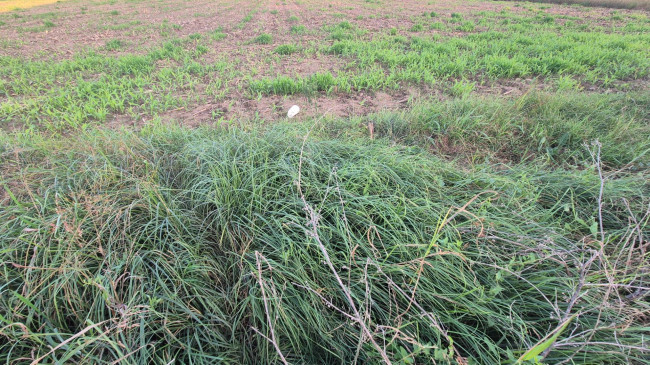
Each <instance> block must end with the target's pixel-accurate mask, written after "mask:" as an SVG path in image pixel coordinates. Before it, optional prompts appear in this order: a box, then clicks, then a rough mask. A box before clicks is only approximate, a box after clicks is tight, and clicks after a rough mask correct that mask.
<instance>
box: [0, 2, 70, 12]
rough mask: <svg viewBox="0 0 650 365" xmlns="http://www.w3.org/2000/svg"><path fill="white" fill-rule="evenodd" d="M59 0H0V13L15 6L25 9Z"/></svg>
mask: <svg viewBox="0 0 650 365" xmlns="http://www.w3.org/2000/svg"><path fill="white" fill-rule="evenodd" d="M57 1H59V0H0V13H4V12H7V11H11V10H14V9H16V8H20V9H27V8H32V7H34V6H40V5H46V4H52V3H55V2H57Z"/></svg>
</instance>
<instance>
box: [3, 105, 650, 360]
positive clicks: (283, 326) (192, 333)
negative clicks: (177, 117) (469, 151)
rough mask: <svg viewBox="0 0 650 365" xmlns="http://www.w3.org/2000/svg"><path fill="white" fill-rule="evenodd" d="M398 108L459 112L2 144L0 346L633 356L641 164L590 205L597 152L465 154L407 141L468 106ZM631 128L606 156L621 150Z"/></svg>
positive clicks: (465, 116) (639, 310)
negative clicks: (412, 128) (505, 157)
mask: <svg viewBox="0 0 650 365" xmlns="http://www.w3.org/2000/svg"><path fill="white" fill-rule="evenodd" d="M459 102H462V103H469V101H467V100H465V101H459ZM627 102H628V103H629V104H628V105H631V104H632V103H633V102H632V101H629V100H628V101H627ZM477 103H478V101H477ZM495 103H496V102H495ZM528 103H529V104H527V105H528V106H529V108H527V109H517V110H520V113H522V115H526V113H531V114H528V116H529V117H530V118H536V116H540V117H539V118H538V119H539V120H541V121H546V122H542V123H545V124H546V126H547V127H550V126H555V128H557V129H558V130H560V129H562V128H563V127H562V123H564V120H563V119H562V118H559V117H558V118H555V117H552V115H553V114H552V112H551V111H550V110H546V109H544V108H535V107H534V105H532V104H531V102H528ZM624 103H625V101H620V100H619V101H618V104H617V103H616V102H614V103H612V105H614V106H613V107H612V109H611V110H610V111H609V112H606V111H604V108H605V107H604V106H603V109H601V111H599V112H598V113H601V114H600V115H601V116H602V115H606V114H607V113H612V114H616V113H618V114H619V115H620V113H621V110H622V109H625V108H624V107H623V105H624ZM511 107H512V106H502V107H501V108H500V109H497V108H496V104H492V106H490V107H488V108H486V109H482V110H481V111H482V112H483V113H485V115H490V114H494V113H499V110H508V108H511ZM491 108H494V109H491ZM565 108H569V107H568V106H565ZM617 108H618V109H620V110H619V111H618V112H617V111H616V110H617ZM578 109H579V108H578ZM522 110H527V111H526V112H524V111H522ZM645 110H646V111H647V109H645ZM565 112H566V113H567V115H569V114H571V113H574V112H575V113H578V114H579V112H578V111H576V110H575V109H572V110H565ZM413 113H415V115H419V116H420V118H424V116H425V115H428V116H429V117H430V118H429V119H421V120H427V121H428V122H429V123H431V125H436V123H437V122H438V123H439V121H440V120H441V119H440V118H441V117H442V116H444V115H449V116H450V117H449V119H448V120H449V121H452V120H455V121H456V122H455V124H454V123H451V122H450V124H448V125H445V124H440V125H439V127H438V128H439V129H438V130H437V132H435V133H432V132H429V133H431V134H429V135H428V139H427V138H425V137H424V136H425V135H426V134H425V133H421V134H419V135H417V136H416V137H414V138H416V139H415V140H413V141H410V140H408V139H407V138H408V137H409V136H410V135H411V133H408V131H407V130H406V129H405V128H408V126H409V124H408V123H406V122H405V121H400V120H399V115H392V117H389V116H386V117H385V118H378V119H377V120H376V121H375V123H376V131H377V132H376V133H377V134H376V135H375V137H376V138H375V139H374V140H371V139H369V138H368V137H367V134H368V132H367V130H366V131H365V132H363V131H362V130H360V129H359V127H358V124H359V123H358V120H321V121H320V122H319V123H318V124H317V125H316V127H315V129H314V130H313V131H312V132H311V134H310V136H309V138H307V139H306V140H305V139H304V136H306V135H307V134H308V129H309V128H310V127H311V125H310V124H309V123H308V124H295V123H292V124H276V125H273V126H271V127H267V128H266V129H259V128H252V127H251V126H246V127H245V128H236V127H232V128H227V129H214V128H200V129H197V130H189V129H183V128H174V127H169V126H166V127H163V126H151V127H148V128H145V129H144V130H142V131H139V132H129V131H127V130H122V131H119V132H110V131H97V130H89V131H87V132H83V133H78V134H76V135H74V136H73V137H53V138H46V137H39V136H37V135H31V134H27V135H26V136H25V135H20V134H19V135H12V136H4V137H2V139H0V142H1V143H2V144H1V145H0V146H1V147H0V171H1V174H2V175H1V177H2V178H1V180H0V184H1V186H2V190H1V193H2V195H0V198H1V199H0V204H1V206H2V209H0V232H1V233H0V242H2V244H1V246H0V262H2V263H3V265H2V269H1V271H0V273H1V275H0V294H1V295H0V313H2V314H1V315H0V322H2V326H1V327H0V336H1V337H2V341H0V354H2V356H3V360H4V361H7V362H13V361H14V360H15V359H25V358H29V359H35V358H43V359H44V361H47V362H56V363H66V362H74V363H93V364H96V363H97V364H104V363H111V362H114V361H118V362H119V361H127V362H129V363H170V362H174V361H175V362H178V363H195V364H197V363H206V364H208V363H209V364H213V363H215V362H226V363H268V364H271V363H278V362H279V361H280V355H279V353H281V354H282V356H283V357H284V358H286V359H287V360H288V361H289V362H291V363H309V364H316V363H318V364H321V363H337V364H338V363H352V362H353V361H355V360H356V361H358V362H359V363H378V362H380V361H381V357H382V356H386V357H388V358H390V359H391V360H392V361H394V363H401V364H411V363H432V362H433V361H437V362H439V363H470V364H503V363H514V362H515V361H516V360H517V359H519V358H522V359H530V360H531V361H534V360H535V359H539V358H541V357H542V356H545V360H544V361H545V362H548V363H558V362H560V361H562V360H565V359H567V358H569V357H571V358H572V359H573V360H572V363H575V364H595V363H598V364H620V363H639V364H648V363H649V362H648V357H647V330H648V329H647V324H644V321H645V318H647V315H648V308H647V301H646V300H645V299H643V298H644V297H643V296H644V295H646V298H647V290H648V289H639V288H646V287H647V286H648V283H649V282H650V278H649V272H648V271H647V262H648V261H647V260H648V253H647V252H646V251H643V249H642V244H643V238H642V237H648V235H650V228H649V226H648V216H647V215H646V210H647V207H648V204H649V203H650V183H649V182H650V179H649V175H648V168H647V167H645V168H644V167H643V166H638V165H637V167H636V168H635V169H636V170H634V169H633V171H631V170H630V169H631V167H630V166H626V167H625V169H623V170H620V171H618V172H613V171H610V172H607V174H606V175H605V176H606V178H605V179H606V181H605V184H604V190H603V198H602V199H600V198H599V196H600V180H599V177H598V174H597V171H596V169H597V167H598V166H600V165H599V164H598V161H597V156H598V153H597V146H593V145H589V147H590V148H591V149H592V152H593V153H594V157H596V160H595V161H593V160H592V159H591V157H590V154H589V153H588V152H587V150H586V149H585V147H584V146H583V145H582V143H578V142H577V141H575V142H571V143H567V144H566V145H565V146H564V147H563V148H564V152H563V153H562V154H560V155H559V156H561V157H557V158H558V162H562V163H563V164H565V166H564V167H562V168H551V167H549V166H548V165H547V164H546V163H545V161H544V159H538V160H535V161H529V163H526V164H518V165H515V166H513V167H508V166H505V165H488V164H482V163H479V164H476V165H473V166H472V165H463V164H459V163H455V162H449V161H444V160H442V159H439V158H437V157H434V156H433V155H432V154H431V153H430V152H428V151H427V149H428V145H427V144H426V143H427V141H428V140H430V139H433V138H435V137H436V136H437V135H442V134H444V133H448V134H450V135H453V133H454V132H453V130H460V129H461V128H471V126H472V123H475V122H473V121H472V120H473V119H474V118H478V115H479V114H478V110H477V105H476V104H474V105H472V104H457V105H456V104H454V105H452V106H448V109H433V110H432V111H429V112H425V111H424V110H419V111H414V112H413ZM505 119H506V118H505V117H504V120H505ZM615 119H616V118H612V119H607V118H606V120H615ZM496 120H499V119H498V118H497V119H496ZM577 120H579V119H577ZM416 125H417V124H416ZM431 128H433V127H431ZM244 130H248V131H244ZM432 130H433V129H431V130H430V131H432ZM445 130H447V132H444V131H445ZM577 130H580V128H577V127H576V131H577ZM467 133H470V132H469V130H468V131H467ZM475 133H476V135H477V136H479V135H480V134H481V131H480V130H476V131H475ZM575 133H578V132H575ZM637 133H646V134H645V135H644V137H645V139H641V140H640V141H639V142H632V143H631V144H636V147H634V148H632V149H631V150H626V147H625V146H620V147H618V145H617V147H614V146H613V145H612V143H613V142H612V141H611V140H610V139H603V141H602V142H603V150H602V151H603V156H607V160H608V161H621V162H629V161H630V158H631V157H634V156H633V155H634V154H635V153H636V152H634V153H632V152H631V151H637V150H636V149H635V148H641V147H642V146H643V143H646V146H647V142H648V138H647V137H648V134H647V130H645V132H643V131H642V130H637ZM579 136H580V137H581V138H588V137H591V134H590V132H585V134H581V135H579ZM477 138H478V137H477ZM608 138H609V137H608ZM612 138H613V137H612ZM303 141H305V142H304V143H303ZM474 141H481V139H480V138H478V139H476V140H474ZM532 141H534V139H525V140H524V141H522V142H521V143H522V146H523V145H525V144H530V147H531V149H536V148H537V147H538V146H537V145H538V143H537V142H535V143H531V142H532ZM587 141H588V140H587ZM468 143H472V140H470V141H468ZM476 143H477V145H479V146H480V144H478V142H476ZM513 143H515V142H513ZM495 145H496V141H495ZM522 146H520V147H519V148H520V150H521V148H522ZM621 151H623V152H621ZM631 153H632V154H631ZM638 155H639V156H640V155H641V154H638ZM637 157H638V156H637ZM603 167H604V168H607V166H603ZM297 181H300V184H299V185H298V184H296V182H297ZM624 198H625V199H626V200H624ZM599 206H601V207H603V209H602V220H601V219H600V215H599ZM306 207H307V208H308V210H307V211H306V210H305V208H306ZM461 207H462V208H461ZM309 212H311V213H313V214H311V215H310V214H307V213H309ZM601 225H602V230H601V228H600V227H601ZM314 226H315V228H314ZM639 240H641V242H640V241H639ZM319 242H320V243H322V246H320V245H319ZM323 249H324V250H325V252H326V253H327V254H328V256H325V255H324V254H323V253H324V251H323ZM330 265H331V266H330ZM332 269H333V270H332ZM337 277H338V279H340V281H339V280H338V279H337ZM346 293H347V294H346ZM348 294H349V298H348V296H347V295H348ZM350 300H351V302H350ZM352 305H354V307H355V308H356V309H357V311H358V312H359V316H360V317H361V320H359V319H358V318H357V317H355V316H354V314H353V313H354V310H353V309H352ZM360 322H362V323H363V326H364V327H366V328H367V329H368V330H369V331H370V333H371V334H372V338H373V340H374V341H375V342H376V343H377V344H381V346H380V347H379V348H380V349H378V348H377V347H376V346H373V345H372V344H371V342H370V341H369V338H367V337H366V335H364V333H363V332H362V329H361V326H360ZM622 329H624V330H622ZM260 334H261V335H260ZM264 336H266V337H264ZM271 338H273V339H274V341H275V345H277V346H274V345H273V344H271V343H270V341H269V340H268V339H271ZM536 344H537V345H536ZM526 361H528V360H526Z"/></svg>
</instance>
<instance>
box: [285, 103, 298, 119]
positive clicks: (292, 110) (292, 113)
mask: <svg viewBox="0 0 650 365" xmlns="http://www.w3.org/2000/svg"><path fill="white" fill-rule="evenodd" d="M298 112H300V107H299V106H298V105H294V106H292V107H291V108H289V111H288V112H287V118H293V117H295V116H296V114H298Z"/></svg>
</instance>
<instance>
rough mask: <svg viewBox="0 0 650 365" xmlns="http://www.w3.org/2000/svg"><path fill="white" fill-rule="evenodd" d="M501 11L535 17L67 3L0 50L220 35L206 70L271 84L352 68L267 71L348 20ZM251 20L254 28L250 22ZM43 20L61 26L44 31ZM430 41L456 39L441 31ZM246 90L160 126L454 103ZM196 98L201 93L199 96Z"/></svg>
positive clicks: (389, 9)
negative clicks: (228, 69) (280, 48)
mask: <svg viewBox="0 0 650 365" xmlns="http://www.w3.org/2000/svg"><path fill="white" fill-rule="evenodd" d="M534 6H536V7H539V6H544V7H545V9H546V11H547V12H549V13H553V14H563V15H568V16H573V17H578V18H579V22H591V21H597V20H598V19H601V18H603V17H605V16H608V15H609V14H611V13H612V9H605V8H578V7H566V6H557V5H552V4H535V5H534ZM503 9H508V11H510V12H514V13H519V12H522V13H523V12H527V11H529V10H527V9H526V8H525V7H517V6H515V4H513V3H511V2H509V3H508V2H490V1H481V2H479V1H462V0H451V1H428V2H427V1H420V0H402V1H382V2H381V3H379V2H375V1H372V0H368V1H364V0H346V1H340V0H338V1H319V0H271V1H267V0H260V1H243V0H198V1H184V0H160V1H148V0H108V1H105V0H104V1H96V0H69V1H64V2H57V3H54V4H49V5H44V6H39V7H34V8H30V9H24V10H20V11H13V12H10V13H5V14H0V15H1V17H0V21H1V22H2V23H4V25H3V26H2V27H0V42H3V43H4V44H5V47H3V48H0V56H2V55H11V56H20V57H24V58H27V59H41V60H42V59H47V60H52V61H56V60H61V59H69V58H72V57H73V56H74V55H75V54H77V53H79V52H84V51H91V50H92V51H98V52H104V53H105V51H104V50H103V47H104V46H105V44H106V42H107V41H108V40H111V39H124V40H126V45H125V47H124V48H122V49H120V50H119V51H116V52H113V53H112V54H114V55H115V56H119V55H121V54H144V53H146V52H147V50H148V49H150V48H151V47H154V46H157V45H160V44H161V43H163V42H164V41H165V40H168V39H169V38H170V37H177V38H183V37H187V36H189V35H191V34H195V33H199V34H207V33H209V32H213V31H215V30H216V29H222V31H223V32H224V33H225V34H226V35H227V36H226V37H225V38H224V39H223V40H222V41H220V42H218V43H215V44H216V46H215V47H213V48H212V49H210V50H209V51H208V53H207V54H205V55H204V56H203V61H202V62H212V61H215V62H216V61H219V60H221V61H223V60H226V61H227V62H228V63H230V64H232V65H233V67H234V68H235V69H237V70H250V69H255V70H258V72H259V73H258V76H268V77H272V76H273V75H275V74H278V73H279V74H291V75H309V74H312V73H314V72H323V71H334V72H336V71H338V70H341V69H345V67H346V65H347V64H346V63H347V62H350V61H349V60H343V59H340V58H338V57H336V56H333V55H327V54H322V53H319V54H313V55H308V56H305V57H300V58H292V57H286V58H282V59H281V60H276V61H275V62H276V63H275V64H273V68H272V69H268V64H267V63H265V62H264V60H263V59H264V57H266V56H268V55H269V54H271V53H272V50H273V48H274V47H276V46H277V45H279V44H285V43H296V42H298V43H299V44H300V45H303V46H305V47H309V46H314V45H318V44H319V43H322V42H323V39H325V38H326V36H324V35H325V34H326V33H325V32H324V31H323V26H325V25H328V24H335V23H337V22H341V21H343V20H348V21H350V22H351V23H353V24H354V26H355V27H358V28H359V29H363V30H365V31H367V34H368V35H369V36H371V35H372V34H373V33H374V32H379V31H385V30H386V29H390V28H393V27H395V28H400V29H404V28H408V27H410V26H412V25H413V24H415V22H416V21H417V19H418V17H421V15H422V13H423V12H436V13H438V14H439V16H440V17H441V18H445V19H448V18H449V17H450V16H451V14H452V13H461V14H463V16H464V17H467V19H471V18H472V16H474V15H475V14H477V13H479V12H481V11H501V10H503ZM626 12H630V11H627V10H618V13H626ZM247 16H248V17H250V19H248V20H247ZM45 21H49V22H51V23H53V24H54V26H51V27H46V28H42V27H43V26H42V24H44V22H45ZM0 24H1V23H0ZM294 25H302V26H304V27H305V32H304V33H303V34H301V35H299V36H297V35H295V34H292V32H291V27H292V26H294ZM39 27H41V28H39ZM261 33H269V34H272V35H273V43H272V44H269V45H259V44H251V42H250V40H251V39H252V38H254V37H255V36H257V35H259V34H261ZM429 33H440V34H441V35H455V34H453V33H445V31H436V30H431V31H429ZM458 36H461V34H459V35H458ZM244 81H245V80H242V79H235V80H232V82H231V86H233V87H231V91H230V92H229V94H228V95H226V97H225V98H224V99H223V100H220V101H218V102H214V103H212V102H207V103H195V104H193V105H188V106H186V107H182V108H178V109H174V110H171V111H167V112H165V113H164V114H163V115H162V116H161V117H162V119H163V120H165V119H168V120H177V121H181V122H182V123H185V124H191V125H197V124H201V123H205V122H208V121H210V120H214V116H215V115H219V116H223V117H224V118H226V119H233V118H238V117H247V118H254V117H256V116H263V117H264V118H265V119H267V120H268V119H271V120H273V119H279V118H283V117H284V115H285V114H286V110H287V109H288V108H289V107H290V106H291V105H294V104H297V105H301V107H302V110H303V112H302V113H301V114H300V118H306V117H310V116H314V115H321V114H332V115H336V116H353V115H365V114H368V113H373V112H377V111H381V110H394V109H402V108H406V107H408V105H409V104H410V103H411V102H414V101H418V100H423V99H434V100H440V99H443V98H446V97H448V96H445V94H444V93H443V92H442V91H441V90H440V89H436V88H431V87H424V86H423V87H419V86H418V87H415V86H405V87H403V88H402V89H400V90H391V91H380V92H359V93H354V94H336V93H334V94H332V95H317V96H315V97H308V96H304V95H294V96H275V95H274V96H263V97H259V98H256V99H251V98H250V96H247V95H246V93H245V92H244V91H242V90H241V88H239V89H238V88H237V87H234V86H236V84H237V83H241V82H244ZM543 87H544V85H542V84H540V82H539V81H537V80H533V79H515V80H505V81H503V82H498V83H495V84H482V85H477V92H479V93H483V94H496V95H517V94H523V93H525V92H527V91H529V90H530V89H531V88H543ZM195 92H198V93H201V92H202V90H201V87H199V88H198V90H197V91H195ZM143 122H147V117H146V116H145V117H143V118H141V119H138V120H132V118H129V117H126V116H124V115H113V116H111V120H110V122H109V124H110V125H121V124H138V123H143Z"/></svg>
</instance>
